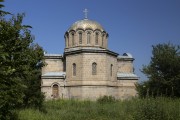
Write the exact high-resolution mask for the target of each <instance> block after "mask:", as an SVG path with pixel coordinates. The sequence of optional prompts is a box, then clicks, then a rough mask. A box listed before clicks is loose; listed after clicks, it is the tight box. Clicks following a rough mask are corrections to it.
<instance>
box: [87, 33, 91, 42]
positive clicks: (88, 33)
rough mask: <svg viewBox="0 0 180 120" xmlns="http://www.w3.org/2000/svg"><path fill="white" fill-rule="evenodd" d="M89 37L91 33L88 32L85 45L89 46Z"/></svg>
mask: <svg viewBox="0 0 180 120" xmlns="http://www.w3.org/2000/svg"><path fill="white" fill-rule="evenodd" d="M90 36H91V33H90V32H88V33H87V44H90Z"/></svg>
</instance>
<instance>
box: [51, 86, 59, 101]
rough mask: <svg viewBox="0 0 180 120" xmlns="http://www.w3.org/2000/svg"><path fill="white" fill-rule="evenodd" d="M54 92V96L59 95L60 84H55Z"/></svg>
mask: <svg viewBox="0 0 180 120" xmlns="http://www.w3.org/2000/svg"><path fill="white" fill-rule="evenodd" d="M52 93H53V98H58V97H59V86H58V85H57V84H54V85H53V88H52Z"/></svg>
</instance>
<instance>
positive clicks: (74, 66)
mask: <svg viewBox="0 0 180 120" xmlns="http://www.w3.org/2000/svg"><path fill="white" fill-rule="evenodd" d="M72 70H73V76H76V64H75V63H73V68H72Z"/></svg>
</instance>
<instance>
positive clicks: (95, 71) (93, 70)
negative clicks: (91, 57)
mask: <svg viewBox="0 0 180 120" xmlns="http://www.w3.org/2000/svg"><path fill="white" fill-rule="evenodd" d="M96 74H97V64H96V63H95V62H94V63H93V64H92V75H96Z"/></svg>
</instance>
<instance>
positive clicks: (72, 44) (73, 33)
mask: <svg viewBox="0 0 180 120" xmlns="http://www.w3.org/2000/svg"><path fill="white" fill-rule="evenodd" d="M71 35H72V45H74V44H75V42H74V33H72V34H71Z"/></svg>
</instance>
